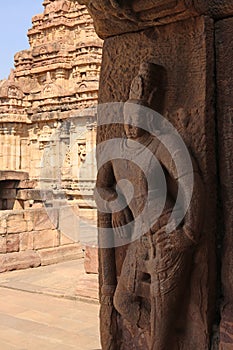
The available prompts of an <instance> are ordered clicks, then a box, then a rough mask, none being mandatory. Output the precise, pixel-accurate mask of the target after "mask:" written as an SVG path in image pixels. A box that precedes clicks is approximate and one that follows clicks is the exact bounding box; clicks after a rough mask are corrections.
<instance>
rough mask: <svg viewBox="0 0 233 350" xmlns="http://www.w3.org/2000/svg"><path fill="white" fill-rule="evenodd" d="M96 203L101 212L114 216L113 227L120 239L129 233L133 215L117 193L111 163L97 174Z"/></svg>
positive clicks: (123, 199)
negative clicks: (127, 226) (128, 226)
mask: <svg viewBox="0 0 233 350" xmlns="http://www.w3.org/2000/svg"><path fill="white" fill-rule="evenodd" d="M94 196H95V201H96V204H97V207H98V210H99V211H100V212H105V213H108V214H111V215H112V227H113V228H115V231H116V233H117V234H118V236H119V237H121V238H124V237H125V236H128V235H129V233H128V232H127V230H126V227H125V226H126V225H127V224H128V223H129V222H130V221H132V219H133V217H132V213H131V211H130V209H129V207H128V205H127V202H126V199H125V197H124V195H123V194H121V193H118V192H117V191H116V179H115V175H114V170H113V167H112V163H111V162H107V163H105V164H104V165H103V166H102V167H101V168H100V170H99V172H98V174H97V181H96V188H95V194H94Z"/></svg>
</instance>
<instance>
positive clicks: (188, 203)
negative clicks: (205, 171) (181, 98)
mask: <svg viewBox="0 0 233 350" xmlns="http://www.w3.org/2000/svg"><path fill="white" fill-rule="evenodd" d="M164 145H169V147H168V148H169V151H168V149H167V148H166V147H165V146H164ZM186 152H187V150H186ZM186 152H185V154H184V148H183V146H182V145H181V144H180V142H178V141H177V139H176V137H173V136H172V135H167V136H166V139H165V140H164V142H163V143H161V144H160V146H159V148H158V158H159V160H160V162H161V163H162V165H163V166H164V168H166V170H167V172H168V174H169V176H170V177H171V178H172V180H173V181H175V182H176V184H177V189H178V190H179V191H178V193H179V197H178V198H177V199H176V200H177V204H178V206H177V209H178V212H177V218H178V221H179V218H180V219H181V220H180V224H179V225H178V227H177V228H176V230H177V231H178V230H179V229H180V228H182V232H183V233H184V234H185V236H186V237H187V238H188V239H189V240H190V243H191V242H193V243H194V244H196V243H198V240H199V237H200V233H201V229H202V225H203V218H204V209H205V197H204V185H203V181H202V179H201V176H200V172H199V169H198V166H197V164H196V161H195V160H194V158H193V157H192V156H191V155H189V157H187V153H186ZM190 165H191V166H190ZM174 224H175V225H176V222H175V221H174ZM187 242H188V241H187ZM184 243H185V242H184Z"/></svg>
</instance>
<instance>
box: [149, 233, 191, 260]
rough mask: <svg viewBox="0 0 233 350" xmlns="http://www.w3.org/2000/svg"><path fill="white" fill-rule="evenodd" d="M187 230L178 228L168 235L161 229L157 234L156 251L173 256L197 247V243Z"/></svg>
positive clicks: (162, 254)
mask: <svg viewBox="0 0 233 350" xmlns="http://www.w3.org/2000/svg"><path fill="white" fill-rule="evenodd" d="M187 230H188V229H187V228H177V229H175V230H174V231H172V232H170V233H167V232H166V229H165V228H162V229H160V230H159V231H157V232H156V233H155V235H156V237H155V241H156V251H158V252H160V254H161V256H164V254H166V253H168V254H172V253H178V252H185V251H187V250H188V249H190V248H192V247H193V246H195V242H194V241H192V240H191V239H190V238H189V235H188V234H187Z"/></svg>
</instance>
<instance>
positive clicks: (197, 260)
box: [79, 0, 233, 350]
mask: <svg viewBox="0 0 233 350" xmlns="http://www.w3.org/2000/svg"><path fill="white" fill-rule="evenodd" d="M79 2H80V3H82V4H85V5H87V7H89V12H90V14H91V15H92V17H93V19H94V24H95V29H96V31H97V34H98V35H99V36H100V37H101V38H103V39H105V42H104V49H103V61H102V70H101V78H100V88H99V103H100V104H103V103H112V102H121V101H123V102H125V101H126V100H128V98H129V92H130V85H131V82H132V80H133V78H134V77H135V76H136V75H137V73H138V71H139V66H140V63H141V62H145V61H146V62H150V63H153V64H156V65H159V66H162V67H163V69H164V71H165V72H166V75H167V85H166V97H165V101H164V109H163V115H164V117H165V118H167V119H168V120H169V121H170V122H171V123H172V124H173V126H175V128H176V129H177V130H178V132H179V134H180V135H181V136H182V138H183V140H184V142H185V144H186V145H187V147H188V148H189V150H190V153H191V154H192V156H193V157H194V159H195V161H196V163H197V169H198V174H199V176H200V178H201V181H202V182H203V184H204V188H205V191H203V192H204V195H205V211H204V224H203V227H202V229H201V232H200V240H199V242H198V244H197V246H196V248H195V251H194V255H193V258H192V263H191V265H190V266H191V271H190V274H189V278H190V280H188V283H187V284H186V287H185V292H184V295H185V300H186V309H185V311H184V310H183V311H181V310H180V313H177V319H176V322H174V324H173V326H169V327H170V328H169V331H170V334H171V336H170V337H168V338H169V339H168V344H169V346H168V347H159V346H156V345H155V344H156V342H155V343H152V342H151V339H150V337H151V334H150V335H149V337H148V339H149V341H147V340H146V337H147V335H146V334H145V332H144V331H143V327H141V326H140V322H139V320H138V322H137V321H136V322H129V320H127V319H125V318H124V316H122V315H124V313H121V312H120V311H119V308H118V307H117V306H116V303H115V301H114V300H115V299H114V296H115V291H116V288H117V287H118V282H117V281H119V280H120V279H121V274H122V270H121V264H120V263H119V256H121V259H122V256H123V257H124V254H125V251H124V249H121V248H105V249H103V248H101V249H100V254H99V262H100V302H101V312H100V323H101V327H100V331H101V341H102V349H103V350H107V349H108V350H109V349H111V350H126V349H127V350H129V349H137V350H140V349H148V350H149V349H150V350H165V349H166V350H167V349H169V350H170V349H171V350H187V349H188V350H194V349H203V350H204V349H206V350H207V349H210V348H211V347H212V348H213V349H222V350H228V349H231V348H232V343H233V340H232V339H233V338H232V334H233V326H232V325H233V299H232V295H233V282H232V277H231V275H232V256H233V255H232V246H233V244H232V242H233V238H232V226H233V224H232V207H233V205H232V197H233V193H232V192H233V190H232V185H231V184H232V173H233V172H232V160H231V158H232V156H231V153H232V110H233V108H232V100H233V98H232V88H231V85H232V78H231V76H232V64H231V62H232V59H231V58H232V57H231V56H232V50H233V48H232V18H233V1H232V0H230V1H225V0H224V1H221V2H220V1H219V2H217V1H215V0H208V1H205V0H201V1H198V0H194V1H185V0H180V1H169V0H164V1H160V2H156V1H152V0H143V1H142V0H134V1H131V2H127V3H126V2H123V1H112V0H93V1H92V2H90V1H88V0H80V1H79ZM231 16H232V18H228V19H224V18H225V17H231ZM220 19H221V20H220ZM219 20H220V21H219ZM215 31H216V38H217V40H216V41H215ZM215 46H216V47H215ZM215 49H216V51H215ZM216 52H217V61H215V58H216V56H215V53H216ZM215 67H216V68H217V69H216V70H215ZM216 71H217V77H215V74H216ZM215 78H217V79H216V80H215ZM216 82H217V84H216ZM140 89H141V85H140V82H139V84H138V90H140ZM216 91H217V97H218V100H217V106H218V110H217V111H216V103H215V102H216V101H215V98H216ZM99 110H100V113H102V112H101V111H103V109H102V108H101V107H100V109H99ZM216 112H217V113H216ZM112 113H114V108H112ZM99 118H100V115H99ZM121 118H122V119H121V120H122V124H123V114H122V116H121ZM101 119H102V120H103V118H102V115H101ZM216 121H217V126H216V123H215V122H216ZM106 124H107V125H104V126H101V127H98V135H97V142H98V143H99V144H100V143H101V142H103V141H106V140H109V139H112V138H115V137H119V138H120V137H122V133H123V126H122V125H119V124H117V125H113V124H111V125H108V118H106ZM216 160H218V161H216ZM218 174H219V175H220V176H219V177H220V182H221V187H220V189H219V190H218V191H217V185H218V184H219V182H218ZM218 198H219V199H220V198H221V201H222V211H221V212H220V210H221V208H218V211H217V203H218V200H217V199H218ZM222 214H223V215H222ZM193 215H194V216H195V212H194V213H193ZM111 224H112V223H111V216H110V215H109V214H103V213H99V226H100V227H111ZM217 227H218V228H220V229H221V231H222V232H220V233H219V230H217ZM223 237H224V240H223ZM216 238H217V240H218V248H219V247H221V243H222V241H223V252H222V256H221V254H217V253H216V252H217V245H216ZM126 254H127V251H126ZM222 257H223V260H222V266H223V268H222V280H221V282H220V274H219V275H217V271H220V266H221V258H222ZM135 261H138V260H133V259H132V266H131V268H129V271H128V272H129V274H130V273H131V272H132V271H131V270H133V271H134V273H135V281H134V280H131V281H130V283H131V287H132V288H134V289H136V286H135V285H136V279H137V275H138V273H139V272H140V271H138V269H137V266H136V267H135V266H134V263H135ZM216 261H217V263H216ZM139 264H140V262H139ZM123 265H124V262H123ZM124 273H125V272H124ZM166 278H167V277H166ZM125 280H127V281H129V278H128V279H127V276H125ZM134 282H135V283H134ZM124 288H125V289H124ZM124 288H123V290H122V293H126V291H127V288H128V287H127V286H126V285H125V286H124ZM118 289H119V288H118ZM219 290H221V291H222V293H223V300H224V303H223V305H222V310H218V305H219V300H218V298H219V297H220V294H221V292H219ZM134 297H135V295H134ZM150 298H151V297H150ZM150 298H148V299H149V300H150ZM131 301H132V300H131ZM142 302H143V300H142V299H140V297H139V295H136V298H135V299H134V301H132V308H131V310H132V311H133V310H134V309H133V307H134V305H135V303H137V304H136V305H138V306H137V307H138V309H137V315H140V318H141V317H143V316H142ZM133 303H134V304H133ZM150 305H151V304H150ZM126 307H127V306H126ZM128 307H129V306H128ZM117 309H118V311H117ZM129 310H130V307H129ZM160 311H161V310H160ZM219 311H221V315H222V322H221V338H220V339H221V340H220V344H219V342H218V340H216V341H214V340H213V329H216V328H218V318H217V316H218V315H219ZM155 314H156V313H155ZM140 318H139V319H140ZM144 321H145V322H148V323H153V322H154V319H153V318H151V317H150V318H148V317H147V318H146V319H145V320H144ZM216 326H217V327H216ZM155 337H160V334H155ZM216 338H217V337H216Z"/></svg>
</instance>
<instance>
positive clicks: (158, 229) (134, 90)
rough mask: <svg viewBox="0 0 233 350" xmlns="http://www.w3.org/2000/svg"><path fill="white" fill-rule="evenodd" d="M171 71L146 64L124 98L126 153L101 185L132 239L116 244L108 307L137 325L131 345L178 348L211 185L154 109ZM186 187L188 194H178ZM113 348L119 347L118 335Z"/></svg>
mask: <svg viewBox="0 0 233 350" xmlns="http://www.w3.org/2000/svg"><path fill="white" fill-rule="evenodd" d="M165 73H166V72H165V70H164V69H163V67H161V66H158V65H155V64H153V63H149V62H143V63H142V64H141V65H140V69H139V73H138V75H137V76H136V77H135V78H134V80H133V82H132V84H131V89H130V96H129V97H130V99H129V100H128V101H127V102H126V103H125V104H124V129H125V135H126V137H125V138H123V139H122V141H121V146H120V147H121V152H122V157H121V159H113V160H111V161H109V162H107V163H106V164H104V165H103V166H102V167H101V168H100V170H99V172H98V177H97V184H96V190H97V192H98V194H99V195H100V196H101V198H102V199H103V200H105V201H106V202H107V203H109V211H112V215H111V223H112V227H113V228H114V232H115V234H114V236H115V238H114V239H115V242H119V240H120V239H122V242H125V245H124V246H122V247H116V248H115V251H114V255H115V263H116V268H115V271H116V276H115V280H116V281H117V284H116V288H114V286H111V285H106V284H105V282H103V286H102V309H103V308H105V307H106V303H105V301H104V299H105V300H108V301H107V303H108V307H109V306H111V305H112V308H113V309H114V308H115V309H116V310H117V312H118V313H119V314H120V315H121V318H122V319H123V322H126V323H125V327H126V328H127V327H128V329H131V328H132V327H133V329H134V331H133V333H134V336H135V344H134V345H133V344H131V345H129V349H134V348H135V349H151V350H167V349H177V347H176V345H177V344H178V340H177V337H179V332H185V313H186V306H187V305H186V303H187V299H188V293H187V290H188V288H189V287H188V286H189V279H190V271H191V262H192V254H193V251H194V249H195V246H196V245H197V243H198V240H199V236H200V235H201V230H202V224H203V212H204V197H203V193H204V191H203V185H202V180H201V177H200V175H199V171H198V168H197V165H196V163H195V161H194V159H193V158H192V157H191V156H190V157H191V159H192V167H191V168H190V165H189V164H188V162H187V160H186V158H185V157H183V154H182V148H181V145H180V143H179V142H178V137H177V135H176V134H174V133H173V132H172V131H171V130H169V129H168V128H167V127H166V126H163V123H161V119H159V118H158V114H157V113H154V112H153V111H152V110H151V109H149V107H150V108H152V109H153V110H156V111H157V112H159V113H162V112H163V100H164V93H165V84H166V74H165ZM139 126H140V127H139ZM155 130H156V131H155ZM150 131H151V132H150ZM153 159H156V161H153ZM177 164H179V168H180V169H181V171H180V170H179V169H177ZM161 167H162V169H163V173H164V177H165V187H166V193H164V183H163V177H162V176H161V173H160V169H161ZM124 180H127V181H129V182H130V183H131V184H132V186H133V195H132V193H130V194H128V192H129V187H128V186H129V184H128V182H126V183H125V182H124ZM192 186H193V187H192ZM179 187H180V188H181V193H182V196H180V198H179V199H178V200H177V198H176V196H177V193H178V188H179ZM190 191H192V196H191V197H192V198H191V202H190V205H189V206H188V208H187V212H186V210H185V203H187V202H188V197H189V196H190ZM164 196H165V197H164ZM113 202H114V203H115V204H114V205H115V208H122V207H123V209H115V210H114V209H113V208H114V206H113V205H112V203H113ZM97 205H98V200H97ZM99 209H100V210H101V203H99ZM175 211H176V214H175V217H174V218H173V219H172V221H171V224H172V225H173V226H172V228H171V230H170V231H171V232H168V230H167V229H168V223H169V220H170V219H171V216H172V213H173V214H174V212H175ZM123 244H124V243H122V245H123ZM116 245H119V244H116ZM102 254H103V252H102ZM107 254H109V252H108V253H107ZM113 271H114V269H113ZM103 279H104V276H103ZM112 280H114V277H113V278H112ZM111 293H112V295H113V304H111V302H112V301H111V298H110V299H109V298H107V299H106V297H107V296H109V295H111ZM109 333H111V330H110V329H109ZM136 334H138V337H137V335H136ZM117 346H118V347H116V348H117V349H119V348H120V349H121V348H122V347H121V345H119V344H118V345H117ZM107 348H109V349H115V348H114V345H113V344H111V340H110V341H109V344H108V347H106V349H107Z"/></svg>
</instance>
